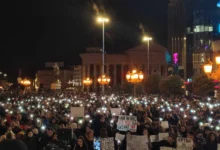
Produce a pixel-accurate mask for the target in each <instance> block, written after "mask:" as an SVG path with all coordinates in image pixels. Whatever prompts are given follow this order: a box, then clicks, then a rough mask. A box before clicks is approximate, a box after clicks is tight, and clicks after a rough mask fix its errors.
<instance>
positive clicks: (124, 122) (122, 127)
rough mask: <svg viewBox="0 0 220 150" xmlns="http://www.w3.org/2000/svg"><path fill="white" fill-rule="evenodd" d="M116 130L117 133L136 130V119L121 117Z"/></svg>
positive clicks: (134, 117) (133, 117)
mask: <svg viewBox="0 0 220 150" xmlns="http://www.w3.org/2000/svg"><path fill="white" fill-rule="evenodd" d="M117 129H118V130H119V131H131V132H136V130H137V117H136V116H124V115H121V116H119V118H118V123H117Z"/></svg>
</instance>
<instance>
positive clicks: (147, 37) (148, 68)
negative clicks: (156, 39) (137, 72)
mask: <svg viewBox="0 0 220 150" xmlns="http://www.w3.org/2000/svg"><path fill="white" fill-rule="evenodd" d="M152 40H153V38H152V37H149V36H144V37H143V41H144V42H147V75H148V76H149V74H150V61H149V59H150V41H152Z"/></svg>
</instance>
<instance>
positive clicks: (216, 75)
mask: <svg viewBox="0 0 220 150" xmlns="http://www.w3.org/2000/svg"><path fill="white" fill-rule="evenodd" d="M215 61H216V65H217V69H215V70H213V69H212V66H213V63H212V62H211V61H210V60H208V63H207V64H205V65H204V72H205V73H206V74H207V75H208V77H209V78H211V79H213V80H216V81H220V55H217V56H216V57H215ZM216 93H217V91H216ZM216 95H217V94H216Z"/></svg>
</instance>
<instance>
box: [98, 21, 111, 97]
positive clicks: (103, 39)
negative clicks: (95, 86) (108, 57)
mask: <svg viewBox="0 0 220 150" xmlns="http://www.w3.org/2000/svg"><path fill="white" fill-rule="evenodd" d="M97 22H98V23H102V75H104V74H105V23H108V22H109V19H108V18H106V17H98V18H97ZM102 92H103V93H104V92H105V86H104V85H102Z"/></svg>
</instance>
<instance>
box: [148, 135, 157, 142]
mask: <svg viewBox="0 0 220 150" xmlns="http://www.w3.org/2000/svg"><path fill="white" fill-rule="evenodd" d="M158 139H159V137H158V135H151V136H150V142H151V143H153V142H158Z"/></svg>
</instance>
